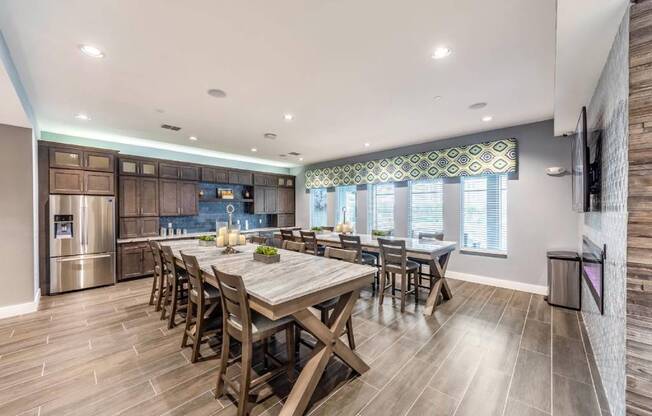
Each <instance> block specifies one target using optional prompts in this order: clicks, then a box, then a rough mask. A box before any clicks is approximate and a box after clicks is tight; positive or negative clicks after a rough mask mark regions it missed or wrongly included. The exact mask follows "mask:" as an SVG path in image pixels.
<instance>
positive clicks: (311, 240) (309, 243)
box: [299, 230, 324, 256]
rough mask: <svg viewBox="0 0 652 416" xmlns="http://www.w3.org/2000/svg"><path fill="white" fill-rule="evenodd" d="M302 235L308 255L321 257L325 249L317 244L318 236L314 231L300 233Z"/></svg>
mask: <svg viewBox="0 0 652 416" xmlns="http://www.w3.org/2000/svg"><path fill="white" fill-rule="evenodd" d="M299 234H301V242H303V243H304V244H305V245H306V253H308V254H313V255H315V256H321V255H323V254H324V248H323V247H321V246H319V244H317V235H316V234H315V232H314V231H303V230H301V231H299Z"/></svg>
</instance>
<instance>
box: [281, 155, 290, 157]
mask: <svg viewBox="0 0 652 416" xmlns="http://www.w3.org/2000/svg"><path fill="white" fill-rule="evenodd" d="M279 157H288V155H279Z"/></svg>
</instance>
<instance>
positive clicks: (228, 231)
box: [217, 204, 240, 254]
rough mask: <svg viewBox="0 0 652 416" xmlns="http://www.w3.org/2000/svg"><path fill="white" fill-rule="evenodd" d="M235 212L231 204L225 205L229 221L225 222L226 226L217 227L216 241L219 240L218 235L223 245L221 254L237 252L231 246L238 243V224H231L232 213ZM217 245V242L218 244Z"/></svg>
mask: <svg viewBox="0 0 652 416" xmlns="http://www.w3.org/2000/svg"><path fill="white" fill-rule="evenodd" d="M234 212H235V207H234V206H233V205H232V204H228V205H227V206H226V213H227V215H228V216H229V221H228V222H227V223H226V227H221V228H218V233H219V234H218V237H217V239H218V243H219V242H220V237H222V241H221V242H222V243H223V245H224V250H222V253H223V254H236V253H239V251H238V250H236V249H235V248H233V247H234V246H237V245H238V244H239V243H240V225H234V224H233V213H234ZM218 245H219V244H218Z"/></svg>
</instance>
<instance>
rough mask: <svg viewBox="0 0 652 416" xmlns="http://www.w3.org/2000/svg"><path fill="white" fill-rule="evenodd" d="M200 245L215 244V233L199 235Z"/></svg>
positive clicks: (208, 245)
mask: <svg viewBox="0 0 652 416" xmlns="http://www.w3.org/2000/svg"><path fill="white" fill-rule="evenodd" d="M199 245H200V246H202V247H210V246H214V245H215V236H214V235H203V236H201V237H199Z"/></svg>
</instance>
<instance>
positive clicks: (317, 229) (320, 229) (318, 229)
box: [310, 227, 324, 234]
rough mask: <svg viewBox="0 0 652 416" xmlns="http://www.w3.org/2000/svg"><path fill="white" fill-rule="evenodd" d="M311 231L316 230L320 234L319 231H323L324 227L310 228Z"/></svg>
mask: <svg viewBox="0 0 652 416" xmlns="http://www.w3.org/2000/svg"><path fill="white" fill-rule="evenodd" d="M310 231H314V232H315V233H316V234H319V233H321V232H323V231H324V229H323V228H321V227H312V228H310Z"/></svg>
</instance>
